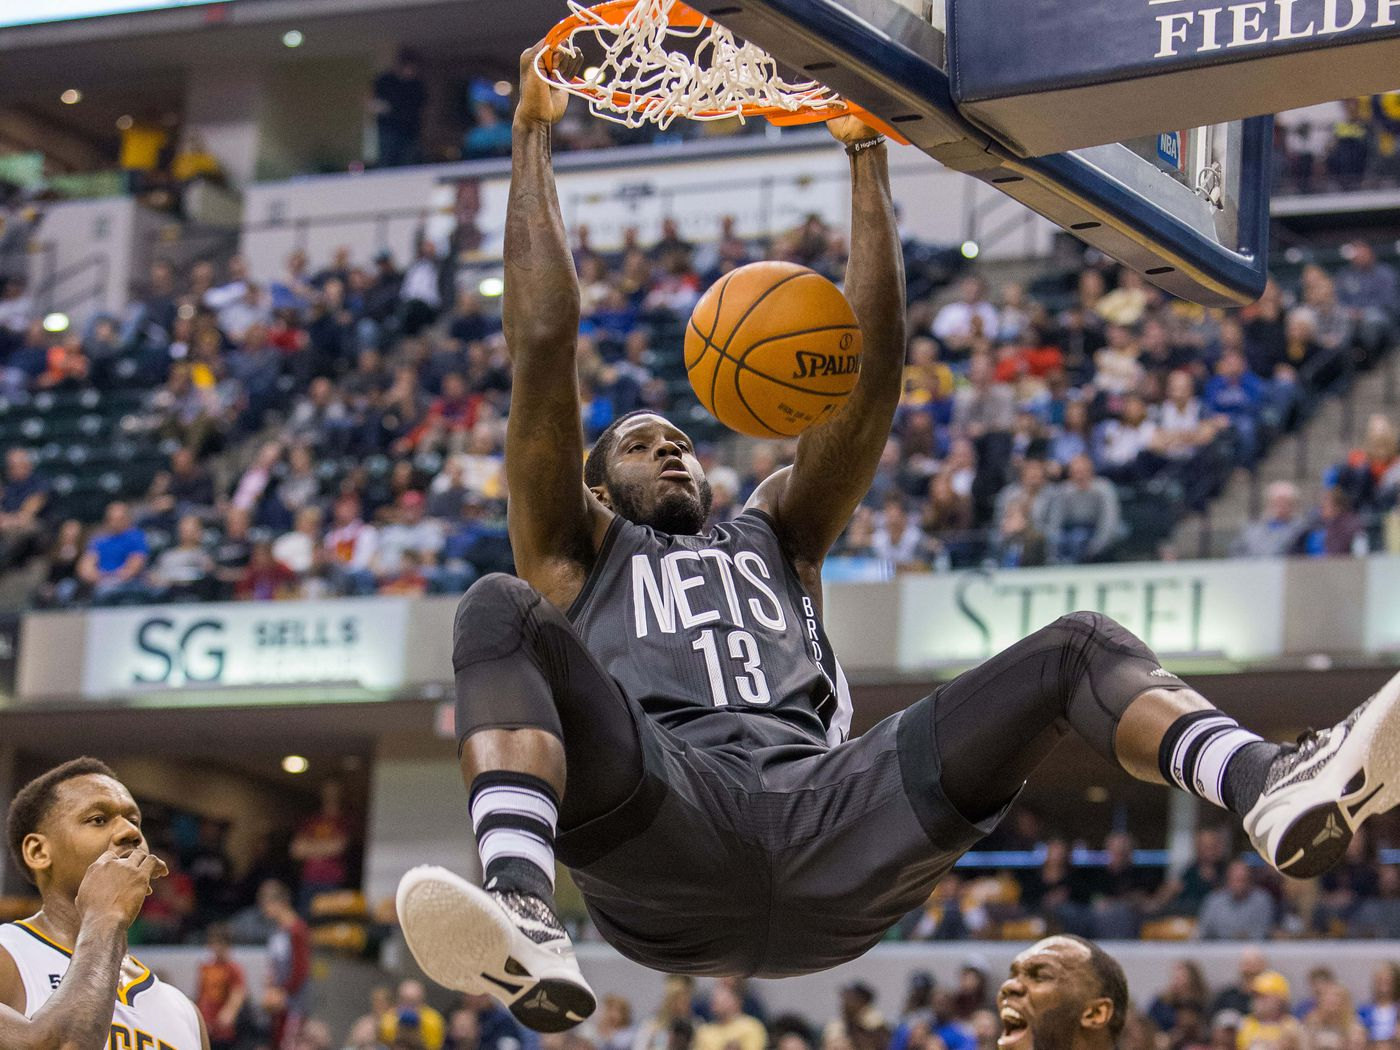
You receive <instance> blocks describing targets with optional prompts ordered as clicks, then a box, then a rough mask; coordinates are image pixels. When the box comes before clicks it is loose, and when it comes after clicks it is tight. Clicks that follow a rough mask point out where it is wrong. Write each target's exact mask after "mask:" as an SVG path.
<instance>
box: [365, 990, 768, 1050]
mask: <svg viewBox="0 0 1400 1050" xmlns="http://www.w3.org/2000/svg"><path fill="white" fill-rule="evenodd" d="M425 998H426V997H425V994H424V992H423V985H422V984H421V983H419V982H418V981H404V982H403V984H401V985H399V998H398V1001H397V1002H395V1003H394V1005H393V1006H391V1007H389V1009H388V1011H387V1012H385V1013H384V1014H383V1016H381V1017H380V1019H379V1039H380V1041H381V1042H382V1043H383V1044H384V1045H385V1046H393V1045H394V1040H395V1039H397V1038H398V1035H399V1031H400V1029H402V1030H404V1032H408V1031H409V1030H416V1031H417V1033H418V1038H419V1039H420V1040H421V1041H422V1044H423V1050H442V1042H443V1038H444V1036H445V1035H446V1032H447V1024H446V1022H445V1021H443V1018H442V1014H440V1013H438V1012H437V1011H436V1010H434V1009H433V1008H432V1007H431V1006H429V1005H428V1004H427V1003H426V1002H425V1001H424V1000H425ZM746 1050H747V1048H746ZM759 1050H762V1048H761V1047H760V1048H759Z"/></svg>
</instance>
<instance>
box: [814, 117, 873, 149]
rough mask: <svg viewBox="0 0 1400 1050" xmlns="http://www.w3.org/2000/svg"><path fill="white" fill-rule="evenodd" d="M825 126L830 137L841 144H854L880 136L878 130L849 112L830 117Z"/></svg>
mask: <svg viewBox="0 0 1400 1050" xmlns="http://www.w3.org/2000/svg"><path fill="white" fill-rule="evenodd" d="M826 127H827V130H828V131H830V132H831V135H832V137H833V138H834V139H836V141H837V142H839V143H841V145H843V146H854V145H856V143H858V142H868V141H869V140H870V139H877V138H879V137H880V132H878V131H876V130H875V129H874V128H872V127H871V126H870V125H869V124H867V123H866V122H865V121H863V120H861V119H860V117H857V116H855V115H854V114H851V113H847V114H846V115H845V116H842V117H832V118H831V119H830V120H828V121H827V122H826Z"/></svg>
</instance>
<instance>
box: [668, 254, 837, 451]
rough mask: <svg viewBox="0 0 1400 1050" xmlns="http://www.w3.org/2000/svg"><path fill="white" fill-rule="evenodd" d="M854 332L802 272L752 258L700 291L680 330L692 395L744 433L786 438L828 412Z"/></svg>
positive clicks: (823, 285)
mask: <svg viewBox="0 0 1400 1050" xmlns="http://www.w3.org/2000/svg"><path fill="white" fill-rule="evenodd" d="M860 349H861V342H860V326H859V325H858V324H857V323H856V315H855V311H853V310H852V309H851V304H850V303H848V302H847V301H846V297H845V296H844V295H842V294H841V291H840V289H838V288H837V287H836V285H834V284H832V283H831V282H830V281H828V280H827V279H826V278H825V277H823V276H822V275H821V274H819V273H817V272H815V271H814V270H809V269H807V268H806V267H805V266H798V265H797V264H796V263H786V262H756V263H750V264H749V265H748V266H741V267H739V268H738V269H737V270H733V271H732V272H730V273H729V274H726V275H725V276H724V277H723V278H722V279H721V280H719V281H717V282H716V283H715V285H714V286H713V287H712V288H711V289H710V290H709V291H708V292H706V293H705V295H704V297H703V298H702V299H701V300H700V302H698V303H697V304H696V306H695V311H694V312H693V313H692V314H691V316H690V324H689V325H687V326H686V331H685V367H686V372H687V374H688V375H689V376H690V385H691V386H692V387H694V389H695V396H696V397H698V398H699V399H700V403H701V404H702V405H704V406H705V408H707V409H708V410H709V411H710V413H711V414H712V415H714V417H715V418H716V419H718V420H719V421H720V422H721V423H723V424H724V425H725V426H727V427H729V428H730V429H731V430H737V431H738V432H739V433H741V434H747V435H748V436H749V437H765V438H781V437H795V436H796V435H798V434H800V433H802V431H804V430H806V429H807V428H808V427H810V426H813V425H814V424H817V423H822V422H825V421H826V420H828V419H830V418H831V417H832V416H833V415H835V414H836V411H837V410H838V409H839V408H840V407H841V406H842V404H844V403H845V400H846V398H847V397H848V396H850V393H851V391H852V390H853V389H854V388H855V385H856V380H857V379H859V378H860Z"/></svg>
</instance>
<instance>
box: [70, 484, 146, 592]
mask: <svg viewBox="0 0 1400 1050" xmlns="http://www.w3.org/2000/svg"><path fill="white" fill-rule="evenodd" d="M150 554H151V550H150V547H148V546H147V544H146V534H145V533H144V532H142V531H141V530H140V529H138V528H137V527H136V526H135V525H133V524H132V522H131V508H130V507H128V506H127V505H126V504H125V503H122V502H120V501H118V502H116V503H109V504H108V505H107V513H106V515H105V517H104V518H103V521H102V531H100V532H99V533H98V534H97V536H95V537H94V538H93V541H92V542H91V543H90V544H88V549H87V553H85V554H84V555H83V559H82V561H80V562H79V563H78V576H79V578H80V579H81V580H82V581H83V582H84V583H86V584H88V585H89V586H91V587H92V589H93V597H94V598H95V599H97V600H99V601H100V600H102V599H103V598H107V599H108V600H112V599H117V598H120V597H125V596H127V595H131V596H133V597H136V596H138V595H141V594H143V592H144V586H143V584H142V582H141V576H142V574H143V573H144V572H145V571H146V562H147V560H148V559H149V558H150Z"/></svg>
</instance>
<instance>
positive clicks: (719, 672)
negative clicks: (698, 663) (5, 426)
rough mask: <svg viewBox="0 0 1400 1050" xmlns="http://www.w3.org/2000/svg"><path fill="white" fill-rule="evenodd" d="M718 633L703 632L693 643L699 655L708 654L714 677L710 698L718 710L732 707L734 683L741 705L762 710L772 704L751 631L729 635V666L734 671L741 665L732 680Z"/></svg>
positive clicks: (732, 632) (724, 646) (707, 662)
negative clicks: (731, 685) (752, 706)
mask: <svg viewBox="0 0 1400 1050" xmlns="http://www.w3.org/2000/svg"><path fill="white" fill-rule="evenodd" d="M717 634H718V632H716V631H714V630H713V629H710V630H704V631H701V632H700V637H699V638H697V639H695V641H694V642H692V643H691V646H690V647H691V648H692V649H694V650H695V651H696V652H697V653H704V654H705V670H706V672H707V673H708V674H709V676H710V694H711V697H712V698H713V700H714V702H715V706H716V707H728V706H729V691H728V689H729V683H730V682H731V681H732V682H733V683H734V686H735V688H736V689H737V691H738V696H739V701H740V702H741V703H745V704H755V705H758V706H762V705H764V704H767V703H769V702H770V701H771V700H772V697H770V696H769V695H768V680H767V679H766V678H764V677H763V668H762V667H760V666H759V654H758V642H757V640H755V638H754V636H753V635H751V634H750V633H749V632H748V631H741V630H734V631H730V632H728V636H727V641H726V643H725V644H724V645H723V648H725V649H727V650H728V653H729V655H728V662H729V665H730V669H731V670H733V668H734V665H735V664H736V663H737V664H738V665H739V667H740V669H739V672H738V673H737V674H734V675H733V677H732V678H731V677H729V676H727V675H726V674H725V666H724V665H725V658H724V657H723V656H721V654H720V648H721V643H720V641H719V639H718V637H717Z"/></svg>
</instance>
